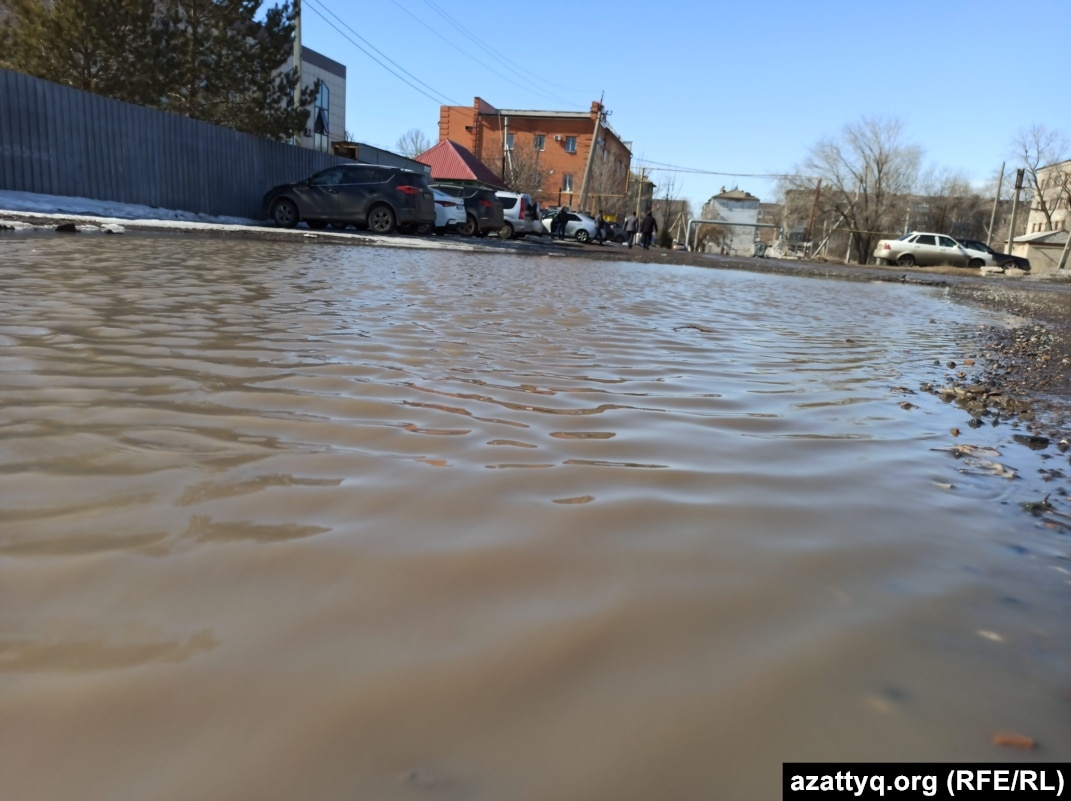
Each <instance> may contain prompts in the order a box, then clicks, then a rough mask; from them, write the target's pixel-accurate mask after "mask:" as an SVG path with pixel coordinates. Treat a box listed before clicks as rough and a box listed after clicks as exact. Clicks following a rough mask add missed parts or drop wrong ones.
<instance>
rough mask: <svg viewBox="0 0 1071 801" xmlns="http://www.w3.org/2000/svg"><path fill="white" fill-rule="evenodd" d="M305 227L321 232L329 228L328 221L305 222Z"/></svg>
mask: <svg viewBox="0 0 1071 801" xmlns="http://www.w3.org/2000/svg"><path fill="white" fill-rule="evenodd" d="M305 225H307V226H309V228H315V229H316V230H317V231H319V230H320V229H321V228H326V227H327V220H305Z"/></svg>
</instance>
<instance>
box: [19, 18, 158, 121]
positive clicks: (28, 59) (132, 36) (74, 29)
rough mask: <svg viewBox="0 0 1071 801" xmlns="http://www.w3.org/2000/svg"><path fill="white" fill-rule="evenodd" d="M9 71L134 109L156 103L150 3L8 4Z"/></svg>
mask: <svg viewBox="0 0 1071 801" xmlns="http://www.w3.org/2000/svg"><path fill="white" fill-rule="evenodd" d="M8 9H9V11H10V12H11V17H10V18H9V20H8V24H7V26H6V28H7V31H6V34H5V35H6V38H7V41H6V42H4V44H6V45H7V46H6V47H5V51H6V52H8V53H9V56H8V57H7V58H6V59H5V60H6V61H7V62H8V63H9V65H10V66H11V67H12V68H14V69H16V70H20V71H22V72H27V73H30V74H31V75H36V76H38V77H40V78H45V79H46V80H50V81H54V82H56V83H62V84H66V85H67V86H73V87H75V88H77V89H84V90H86V91H88V92H95V93H97V94H103V95H107V96H109V97H114V98H116V99H117V100H125V101H128V102H132V103H143V104H144V103H153V102H154V101H155V97H154V91H155V86H154V84H155V70H154V69H153V42H152V21H153V0H110V2H104V1H102V0H52V2H45V0H9V2H8Z"/></svg>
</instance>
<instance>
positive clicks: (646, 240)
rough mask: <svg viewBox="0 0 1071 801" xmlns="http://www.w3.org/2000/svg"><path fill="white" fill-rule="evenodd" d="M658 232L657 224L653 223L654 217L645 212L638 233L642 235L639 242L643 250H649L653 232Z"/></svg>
mask: <svg viewBox="0 0 1071 801" xmlns="http://www.w3.org/2000/svg"><path fill="white" fill-rule="evenodd" d="M657 230H658V223H657V222H655V218H654V215H653V214H651V212H649V211H648V212H647V216H646V217H644V218H643V222H642V223H640V233H641V234H642V235H643V236H642V237H641V239H640V242H641V243H642V244H643V249H644V250H650V249H651V241H652V240H653V239H654V235H655V232H656V231H657Z"/></svg>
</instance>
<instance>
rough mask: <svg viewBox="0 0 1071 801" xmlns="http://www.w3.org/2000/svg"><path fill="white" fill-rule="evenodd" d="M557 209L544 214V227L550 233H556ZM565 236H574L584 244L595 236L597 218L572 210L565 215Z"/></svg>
mask: <svg viewBox="0 0 1071 801" xmlns="http://www.w3.org/2000/svg"><path fill="white" fill-rule="evenodd" d="M556 214H557V212H556V211H548V212H546V213H545V214H544V215H543V228H544V230H545V231H546V232H547V233H548V234H553V233H554V216H555V215H556ZM565 220H566V222H565V236H566V237H572V238H573V239H575V240H576V241H577V242H580V243H581V244H583V243H584V242H590V241H591V240H593V239H594V238H595V218H594V217H591V216H589V215H587V214H584V213H583V212H580V211H570V212H568V213H567V214H566V217H565Z"/></svg>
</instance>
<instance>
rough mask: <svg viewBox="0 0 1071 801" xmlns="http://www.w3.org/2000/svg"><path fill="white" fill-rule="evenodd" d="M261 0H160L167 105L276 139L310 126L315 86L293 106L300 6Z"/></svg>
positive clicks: (307, 89) (159, 33)
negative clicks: (292, 61)
mask: <svg viewBox="0 0 1071 801" xmlns="http://www.w3.org/2000/svg"><path fill="white" fill-rule="evenodd" d="M260 6H261V2H260V0H163V2H160V3H159V7H160V9H161V10H162V13H161V17H160V21H159V23H158V41H159V51H160V54H161V62H160V70H161V72H162V73H163V74H164V75H166V76H168V82H167V87H166V93H165V95H164V97H163V106H164V107H165V108H168V109H170V110H172V111H175V112H178V113H180V114H185V115H187V116H190V117H195V118H197V119H202V120H207V121H209V122H214V123H217V124H219V125H225V126H228V127H231V128H235V129H237V130H239V131H245V132H247V133H254V134H258V135H260V136H265V137H269V138H272V139H287V138H289V137H291V136H292V135H294V134H295V133H296V132H298V131H301V130H303V129H304V128H305V126H306V124H307V123H308V117H309V112H308V109H307V107H308V106H309V105H310V104H311V103H312V101H313V99H314V98H315V93H316V87H309V88H306V89H305V90H304V91H303V92H302V97H301V107H300V108H298V109H296V110H295V108H294V101H293V98H294V85H295V83H296V80H297V78H296V76H295V74H294V72H293V70H289V71H283V70H281V68H282V67H283V65H284V64H285V63H286V61H287V58H288V57H289V56H290V54H291V53H292V52H293V37H294V15H295V7H294V6H290V5H289V4H286V3H284V4H283V5H281V6H275V7H273V8H269V9H268V10H267V12H266V13H265V15H264V19H263V21H257V19H256V15H257V13H258V12H259V10H260Z"/></svg>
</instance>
